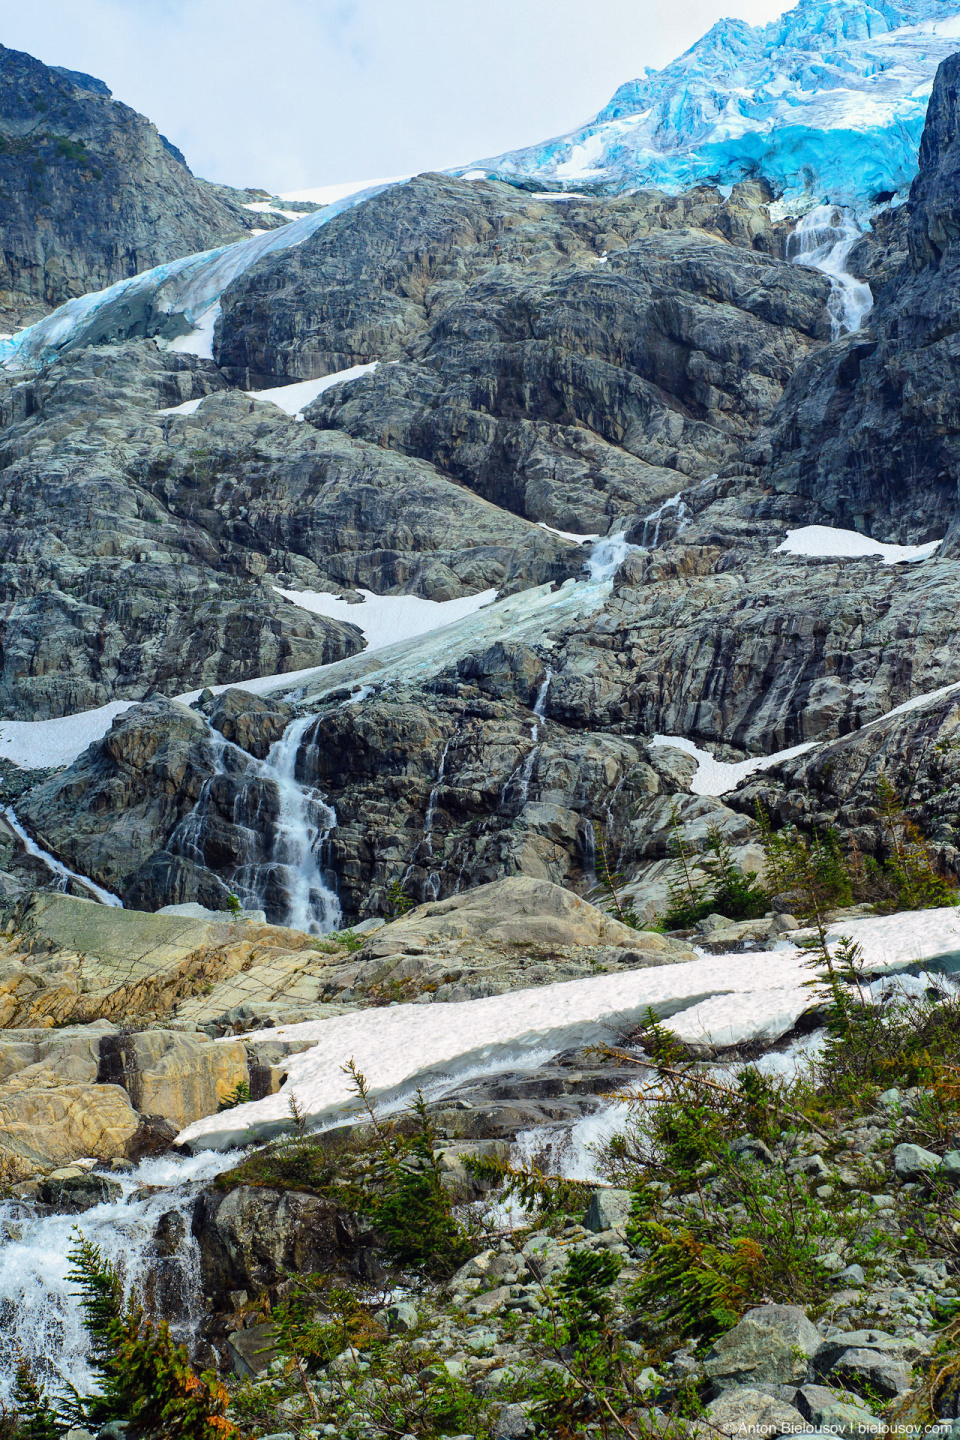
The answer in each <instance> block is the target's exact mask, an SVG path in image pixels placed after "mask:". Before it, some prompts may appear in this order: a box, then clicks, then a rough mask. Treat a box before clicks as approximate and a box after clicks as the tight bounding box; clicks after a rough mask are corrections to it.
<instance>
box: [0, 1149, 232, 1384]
mask: <svg viewBox="0 0 960 1440" xmlns="http://www.w3.org/2000/svg"><path fill="white" fill-rule="evenodd" d="M238 1158H239V1156H238V1154H237V1152H236V1151H234V1152H233V1153H232V1154H229V1155H228V1154H215V1153H214V1152H213V1151H210V1150H204V1151H202V1152H201V1154H200V1155H198V1156H196V1157H193V1158H190V1159H181V1158H179V1157H172V1156H165V1157H162V1158H160V1159H155V1160H144V1161H143V1162H142V1163H141V1164H140V1165H139V1166H137V1168H136V1169H135V1170H131V1171H129V1172H128V1173H126V1174H116V1175H111V1179H114V1180H116V1181H118V1182H119V1184H120V1185H121V1187H122V1190H123V1193H122V1195H121V1196H120V1197H119V1199H117V1200H114V1201H110V1202H107V1203H105V1204H103V1205H97V1206H96V1207H95V1208H94V1209H92V1210H88V1211H86V1212H85V1213H84V1214H82V1215H79V1216H78V1215H46V1216H40V1215H34V1214H32V1213H31V1211H30V1210H29V1209H28V1207H27V1206H26V1205H24V1204H23V1202H21V1201H18V1200H10V1201H6V1202H5V1203H4V1204H3V1205H2V1206H0V1401H2V1402H4V1403H9V1399H10V1392H11V1389H12V1386H13V1378H14V1374H15V1371H16V1366H17V1356H18V1353H22V1354H23V1355H24V1356H25V1357H26V1359H27V1360H28V1361H29V1362H30V1364H31V1366H32V1367H33V1369H34V1370H35V1372H36V1373H37V1375H38V1377H39V1378H40V1379H41V1380H43V1381H44V1382H46V1383H47V1384H48V1385H49V1386H50V1388H51V1389H52V1390H53V1391H54V1392H57V1391H62V1390H63V1389H64V1388H65V1387H66V1386H67V1385H75V1386H76V1387H77V1388H78V1389H79V1390H81V1391H89V1390H90V1389H91V1388H95V1382H96V1377H95V1376H94V1375H93V1374H92V1373H91V1371H90V1369H89V1367H88V1365H87V1361H86V1355H87V1350H88V1336H87V1332H86V1330H85V1328H84V1325H83V1321H82V1319H81V1315H80V1307H79V1303H78V1300H77V1296H76V1285H75V1284H74V1283H73V1282H72V1281H70V1280H68V1278H67V1273H68V1271H69V1269H70V1262H69V1260H68V1258H67V1253H68V1251H69V1250H70V1249H72V1246H73V1241H74V1238H75V1237H74V1233H73V1232H74V1230H75V1229H79V1230H80V1231H82V1233H83V1234H84V1236H85V1237H86V1238H87V1239H88V1240H91V1241H93V1243H94V1244H95V1245H98V1246H99V1247H100V1250H101V1252H102V1253H103V1255H104V1256H105V1257H106V1259H108V1260H110V1261H112V1262H113V1263H114V1264H115V1265H117V1266H118V1267H119V1268H121V1269H122V1272H123V1275H124V1280H125V1282H126V1285H127V1287H128V1288H129V1287H130V1286H131V1285H133V1286H134V1287H135V1289H136V1290H137V1292H138V1294H139V1295H140V1296H141V1298H143V1299H144V1300H145V1301H149V1299H150V1294H151V1291H152V1293H153V1296H154V1298H155V1300H156V1305H157V1309H158V1310H159V1312H160V1313H161V1314H162V1315H163V1317H164V1318H165V1319H167V1320H169V1321H170V1326H171V1330H172V1331H173V1334H174V1336H175V1338H176V1339H177V1340H178V1341H182V1342H184V1343H186V1344H187V1345H188V1347H189V1346H192V1343H193V1342H194V1341H195V1339H196V1336H197V1332H198V1329H199V1325H200V1322H201V1320H202V1318H203V1315H202V1312H203V1296H202V1286H201V1281H200V1263H199V1262H200V1255H199V1249H198V1247H197V1242H196V1240H194V1239H193V1237H192V1235H191V1233H190V1220H191V1212H192V1209H193V1203H194V1196H195V1194H196V1190H197V1186H198V1185H199V1184H200V1183H201V1182H203V1181H207V1180H210V1179H212V1178H213V1177H214V1176H215V1175H218V1174H219V1173H220V1171H221V1170H226V1169H228V1168H229V1167H230V1166H231V1165H234V1164H236V1162H237V1160H238ZM170 1212H175V1214H176V1215H177V1216H178V1217H179V1222H180V1224H177V1222H174V1225H175V1227H176V1228H177V1229H180V1228H181V1225H182V1230H181V1236H182V1238H181V1239H180V1241H179V1244H178V1245H176V1246H175V1248H174V1253H173V1254H172V1255H171V1256H169V1258H165V1259H164V1258H158V1255H157V1252H156V1249H155V1246H154V1235H155V1232H156V1228H157V1222H158V1221H159V1220H160V1217H161V1216H162V1215H168V1214H170ZM169 1228H170V1227H169V1222H168V1231H169Z"/></svg>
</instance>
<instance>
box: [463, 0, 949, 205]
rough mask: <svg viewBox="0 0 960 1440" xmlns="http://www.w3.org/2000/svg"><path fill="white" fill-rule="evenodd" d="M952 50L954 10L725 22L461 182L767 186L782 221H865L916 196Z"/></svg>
mask: <svg viewBox="0 0 960 1440" xmlns="http://www.w3.org/2000/svg"><path fill="white" fill-rule="evenodd" d="M958 41H960V4H958V3H957V0H874V3H872V4H868V3H866V0H841V3H836V0H800V3H799V4H798V5H796V6H795V7H794V9H792V10H790V11H788V12H787V13H786V14H784V15H781V16H780V17H779V18H778V19H776V20H773V21H771V22H770V23H769V24H768V25H764V26H753V25H748V24H747V23H746V22H745V21H742V20H736V19H726V20H720V21H718V22H717V24H716V25H714V26H713V28H712V29H711V30H709V31H708V32H707V34H706V35H704V36H703V38H702V39H701V40H698V41H697V43H696V44H695V45H693V46H691V48H690V49H689V50H687V51H686V53H685V54H683V55H681V56H680V57H679V59H677V60H674V61H673V62H672V63H671V64H670V65H667V66H665V67H664V69H662V70H652V69H650V68H648V69H647V70H646V71H645V73H644V74H643V75H642V76H641V77H640V78H638V79H635V80H630V81H628V82H627V83H626V84H624V85H621V86H620V88H619V89H618V90H617V92H616V94H615V95H614V96H613V98H612V99H611V101H610V102H609V104H608V105H606V106H604V108H603V109H602V110H601V111H600V112H599V114H598V115H596V116H595V117H594V118H593V120H591V121H589V122H588V123H587V124H585V125H582V126H580V127H579V128H577V129H575V130H572V131H570V132H569V133H568V134H566V135H559V136H556V137H555V138H553V139H551V140H546V141H544V142H543V143H542V144H539V145H531V146H527V147H525V148H523V149H519V150H511V151H507V152H506V153H504V154H502V155H498V156H495V157H492V158H489V159H486V160H481V161H477V162H475V163H474V165H472V166H470V167H465V170H464V171H460V172H457V173H461V174H463V173H469V174H470V175H471V176H473V175H477V174H485V175H490V176H496V177H499V178H501V179H504V180H512V181H513V182H514V183H517V182H518V181H523V180H526V181H530V182H540V183H542V184H545V185H548V186H556V187H558V188H562V189H564V190H580V189H584V188H589V189H594V190H596V191H599V192H601V193H608V194H609V193H613V194H616V193H621V192H625V191H629V190H635V189H637V188H638V187H656V188H659V189H663V190H667V191H671V192H672V191H678V190H684V189H687V188H689V187H691V186H694V185H702V184H714V185H721V186H726V185H734V184H736V183H737V182H739V181H745V180H760V179H762V180H766V181H767V183H768V184H769V185H770V187H771V189H772V190H773V192H774V194H775V195H776V196H777V197H779V198H780V199H781V200H782V201H783V202H784V203H785V205H786V206H787V207H789V209H788V211H787V212H786V213H798V212H802V211H803V210H806V209H808V208H810V207H812V206H814V205H819V204H823V203H834V204H841V205H847V206H850V207H851V208H852V209H854V210H856V211H857V212H858V213H861V214H864V213H866V212H868V211H869V210H870V208H871V207H873V206H875V205H878V204H885V203H887V202H889V201H890V200H893V199H895V198H897V197H902V196H905V193H906V191H907V190H908V189H909V186H910V182H911V181H912V179H913V177H914V175H915V174H916V171H917V150H918V147H919V143H920V134H921V131H922V129H923V122H924V117H925V115H926V109H927V101H928V99H929V95H930V90H931V87H932V84H933V78H934V75H935V74H936V70H937V66H938V65H939V64H940V61H941V60H944V59H945V58H946V57H947V56H948V55H951V54H953V53H954V51H956V50H957V48H958Z"/></svg>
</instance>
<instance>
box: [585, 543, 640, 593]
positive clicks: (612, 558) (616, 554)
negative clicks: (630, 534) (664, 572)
mask: <svg viewBox="0 0 960 1440" xmlns="http://www.w3.org/2000/svg"><path fill="white" fill-rule="evenodd" d="M626 536H627V532H626V531H625V530H618V531H617V533H616V534H615V535H607V536H606V537H605V539H603V540H597V541H596V542H595V544H594V545H593V546H592V548H591V550H590V556H589V559H588V560H587V570H588V571H589V574H590V579H591V580H596V581H603V580H612V579H613V577H614V575H615V574H616V573H617V571H618V570H619V568H620V566H621V565H622V564H623V562H624V560H626V558H627V556H628V555H639V554H641V553H642V546H640V545H628V544H627V538H626Z"/></svg>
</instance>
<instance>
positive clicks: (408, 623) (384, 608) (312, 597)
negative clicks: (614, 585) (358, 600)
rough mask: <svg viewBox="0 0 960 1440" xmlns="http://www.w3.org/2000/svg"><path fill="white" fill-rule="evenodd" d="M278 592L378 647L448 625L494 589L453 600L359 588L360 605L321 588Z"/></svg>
mask: <svg viewBox="0 0 960 1440" xmlns="http://www.w3.org/2000/svg"><path fill="white" fill-rule="evenodd" d="M273 588H274V590H276V592H277V594H278V595H282V596H283V597H284V599H285V600H291V601H292V602H293V604H294V605H299V606H300V607H301V609H303V610H310V611H312V613H313V614H314V615H326V616H327V617H328V619H330V620H344V621H346V622H347V624H349V625H356V626H357V628H358V629H359V630H361V631H362V632H363V637H364V639H365V640H366V642H367V649H368V650H382V649H383V647H384V646H385V645H393V644H395V643H396V642H397V641H398V640H411V639H413V637H414V636H416V635H427V634H429V633H430V631H432V630H440V629H442V628H443V627H444V626H446V625H451V624H452V623H453V622H454V621H455V620H460V619H462V618H463V617H464V616H465V615H473V614H475V613H476V611H478V610H480V609H482V608H483V606H484V605H490V604H492V603H493V601H494V600H495V599H496V595H497V592H496V589H493V590H481V591H480V592H479V593H478V594H476V595H460V596H458V597H457V598H456V599H453V600H424V599H423V598H422V597H421V596H419V595H375V594H374V593H373V591H372V590H359V591H358V592H357V593H358V594H360V595H362V596H363V604H362V605H357V604H353V605H351V604H350V603H349V601H347V600H341V599H340V597H339V596H337V595H330V594H328V593H327V592H326V591H322V590H281V589H280V587H279V586H277V585H275V586H274V587H273Z"/></svg>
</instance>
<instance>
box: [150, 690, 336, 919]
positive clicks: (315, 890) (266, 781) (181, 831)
mask: <svg viewBox="0 0 960 1440" xmlns="http://www.w3.org/2000/svg"><path fill="white" fill-rule="evenodd" d="M316 718H317V717H316V716H315V715H304V716H302V717H301V718H300V719H299V720H294V721H293V722H292V723H291V724H290V725H288V726H287V728H286V730H285V731H284V733H283V735H282V737H281V738H280V739H279V740H277V741H275V742H274V744H273V745H271V747H270V752H269V754H268V755H267V757H266V759H265V760H257V759H255V758H254V757H253V756H252V755H248V754H247V752H246V751H245V750H241V749H240V748H239V747H238V746H236V745H234V744H232V743H231V742H230V741H228V740H225V739H224V737H223V736H222V735H221V734H220V732H219V731H218V730H214V729H213V727H212V726H211V727H210V729H209V737H210V745H211V748H212V751H213V765H214V773H213V774H212V775H211V776H210V777H209V779H207V780H205V781H204V783H203V786H202V788H201V790H200V794H199V797H198V799H197V803H196V805H195V806H194V808H193V810H192V811H191V813H190V814H189V815H187V816H186V817H185V818H184V819H183V820H182V821H181V822H180V824H179V825H178V826H177V829H176V830H175V831H174V833H173V835H172V836H171V837H170V840H169V842H168V849H169V850H171V851H172V853H173V854H175V855H183V856H185V857H186V858H187V859H188V860H192V861H194V863H195V864H197V865H203V866H208V865H209V860H208V859H207V846H208V845H209V844H214V845H217V844H218V843H222V842H219V841H218V834H219V831H220V830H221V829H222V826H223V819H224V816H223V813H222V812H223V809H224V808H226V807H227V805H228V804H229V810H228V816H227V817H226V818H227V819H228V823H229V826H230V831H231V839H232V847H233V850H234V853H235V856H236V862H235V864H234V865H233V866H232V867H231V868H230V869H228V870H226V871H225V872H224V873H223V876H222V878H223V880H224V883H225V884H227V885H228V886H231V887H232V888H233V890H234V891H235V893H236V895H237V898H238V899H239V900H240V901H241V903H242V904H243V905H244V907H245V908H249V909H255V910H259V909H262V910H265V911H266V912H267V914H268V915H269V916H270V918H271V919H272V920H274V921H275V923H277V924H281V925H290V926H292V927H293V928H294V929H296V930H305V931H307V933H308V934H315V935H316V934H321V935H322V934H324V933H326V932H327V931H329V930H335V929H337V927H338V926H339V924H340V919H341V910H340V901H339V899H338V898H337V894H336V891H335V890H334V889H333V887H332V886H331V884H330V883H329V881H328V879H327V877H326V876H325V874H324V872H323V870H322V868H321V860H322V857H323V847H324V844H325V842H326V840H327V838H328V836H329V834H330V832H331V830H333V829H334V827H335V826H336V823H337V816H336V812H335V810H334V809H333V807H332V806H331V805H328V804H327V802H326V800H325V799H324V798H323V796H322V795H321V794H320V792H319V791H318V790H316V789H314V788H313V787H312V786H310V785H306V784H303V783H301V781H299V780H298V779H297V773H296V772H297V760H298V757H299V754H300V750H301V747H302V745H303V738H304V735H305V734H306V732H307V730H308V729H309V728H310V726H311V725H312V724H314V723H315V721H316ZM311 750H312V751H314V752H315V751H316V746H315V745H313V746H308V747H307V752H308V754H309V752H310V751H311ZM274 796H275V797H276V805H275V809H274V805H273V803H272V797H274ZM268 837H269V839H268Z"/></svg>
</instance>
